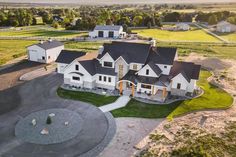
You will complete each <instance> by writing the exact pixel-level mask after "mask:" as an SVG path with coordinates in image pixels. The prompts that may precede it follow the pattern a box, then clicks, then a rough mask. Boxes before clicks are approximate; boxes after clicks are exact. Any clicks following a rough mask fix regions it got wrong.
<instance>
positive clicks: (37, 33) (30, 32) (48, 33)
mask: <svg viewBox="0 0 236 157" xmlns="http://www.w3.org/2000/svg"><path fill="white" fill-rule="evenodd" d="M85 35H87V33H77V32H64V31H54V30H44V29H23V30H8V31H1V32H0V37H61V38H63V37H65V38H72V37H79V36H85Z"/></svg>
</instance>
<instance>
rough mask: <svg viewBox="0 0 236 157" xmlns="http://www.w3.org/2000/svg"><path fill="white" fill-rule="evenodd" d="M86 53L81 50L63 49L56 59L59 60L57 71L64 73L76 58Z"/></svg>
mask: <svg viewBox="0 0 236 157" xmlns="http://www.w3.org/2000/svg"><path fill="white" fill-rule="evenodd" d="M85 54H86V53H85V52H81V51H73V50H62V51H61V53H60V54H59V56H58V57H57V59H56V62H57V72H58V73H60V74H63V73H64V69H65V67H66V66H67V65H69V64H70V63H71V62H72V61H74V60H75V59H77V58H79V57H82V56H84V55H85Z"/></svg>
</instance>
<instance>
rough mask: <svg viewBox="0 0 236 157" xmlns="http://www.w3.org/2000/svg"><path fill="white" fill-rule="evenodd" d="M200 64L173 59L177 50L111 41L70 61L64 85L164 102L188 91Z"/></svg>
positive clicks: (65, 72) (190, 91)
mask: <svg viewBox="0 0 236 157" xmlns="http://www.w3.org/2000/svg"><path fill="white" fill-rule="evenodd" d="M200 68H201V66H200V65H196V64H194V63H191V62H180V61H177V49H176V48H167V47H156V46H155V42H152V44H143V43H130V42H114V41H113V42H112V43H105V44H104V45H103V47H101V48H100V50H99V53H98V56H97V57H96V58H94V59H90V60H80V58H77V59H75V60H73V61H72V62H71V63H70V64H69V65H67V67H66V68H65V69H64V84H66V85H69V86H73V87H78V88H88V89H96V88H102V89H104V90H118V91H119V92H120V93H122V94H125V95H132V96H134V97H141V98H147V99H152V100H155V101H164V100H165V99H166V97H167V96H168V95H180V96H184V95H186V94H188V93H189V94H190V95H191V94H192V93H193V92H194V91H195V90H196V89H197V85H196V82H197V80H198V78H199V72H200Z"/></svg>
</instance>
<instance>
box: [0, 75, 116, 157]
mask: <svg viewBox="0 0 236 157" xmlns="http://www.w3.org/2000/svg"><path fill="white" fill-rule="evenodd" d="M61 84H62V76H59V75H57V74H50V75H47V76H44V77H41V78H38V79H35V80H32V81H30V82H26V83H23V84H21V85H19V86H16V87H14V88H10V89H7V90H4V91H0V107H1V106H3V107H4V106H6V105H10V106H11V108H14V110H12V111H11V112H7V113H5V114H3V115H1V116H0V156H2V157H15V156H16V157H55V156H56V157H65V156H66V157H74V156H81V157H94V156H97V155H98V154H99V153H100V152H101V151H102V150H103V149H104V148H105V147H106V146H107V145H108V143H109V142H110V140H111V139H112V138H113V136H114V134H115V130H116V126H115V121H114V119H113V117H112V116H111V114H110V113H103V112H102V111H101V110H99V109H98V108H97V107H95V106H93V105H90V104H87V103H84V102H79V101H72V100H66V99H61V98H59V97H58V96H57V95H56V90H57V88H58V86H60V85H61ZM52 108H54V109H55V108H59V109H67V110H71V111H74V112H77V113H78V114H79V115H80V117H81V119H82V121H83V126H82V128H81V130H80V132H79V134H78V135H77V136H75V137H74V138H73V139H71V140H68V141H65V142H62V143H58V144H49V145H40V144H32V143H27V142H24V141H22V140H21V139H19V138H17V137H16V136H15V134H14V129H15V125H16V124H17V122H18V121H19V120H20V119H23V118H24V117H26V116H27V115H29V114H31V113H32V112H37V111H40V110H47V109H52Z"/></svg>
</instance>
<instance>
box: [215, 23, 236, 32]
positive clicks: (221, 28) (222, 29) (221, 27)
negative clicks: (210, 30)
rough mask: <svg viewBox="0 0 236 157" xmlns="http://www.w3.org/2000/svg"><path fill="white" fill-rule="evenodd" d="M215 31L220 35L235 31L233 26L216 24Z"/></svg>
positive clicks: (235, 28)
mask: <svg viewBox="0 0 236 157" xmlns="http://www.w3.org/2000/svg"><path fill="white" fill-rule="evenodd" d="M216 31H218V32H222V33H227V32H228V33H229V32H234V31H236V26H235V25H233V24H217V26H216Z"/></svg>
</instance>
